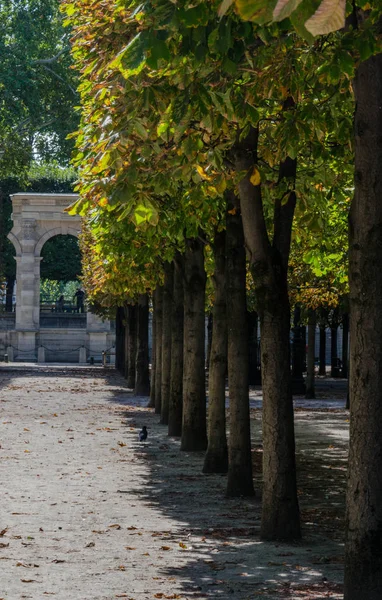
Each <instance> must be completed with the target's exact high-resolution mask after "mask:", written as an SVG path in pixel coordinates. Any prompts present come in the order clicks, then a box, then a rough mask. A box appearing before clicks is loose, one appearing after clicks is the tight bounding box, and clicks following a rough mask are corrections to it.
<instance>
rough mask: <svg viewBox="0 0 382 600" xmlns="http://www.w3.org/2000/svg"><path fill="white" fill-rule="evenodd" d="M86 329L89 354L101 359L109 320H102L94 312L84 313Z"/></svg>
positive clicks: (97, 359)
mask: <svg viewBox="0 0 382 600" xmlns="http://www.w3.org/2000/svg"><path fill="white" fill-rule="evenodd" d="M86 330H87V334H88V347H89V356H90V357H94V358H95V360H96V361H101V358H102V352H103V351H104V350H107V336H108V333H109V332H110V321H109V320H105V321H103V320H102V319H101V317H98V316H97V315H95V314H94V313H91V312H88V313H87V315H86Z"/></svg>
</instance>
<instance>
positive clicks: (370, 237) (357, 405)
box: [344, 54, 382, 600]
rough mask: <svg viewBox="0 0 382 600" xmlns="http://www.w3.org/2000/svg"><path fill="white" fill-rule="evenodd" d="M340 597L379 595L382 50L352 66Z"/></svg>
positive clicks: (368, 598) (381, 562) (352, 599)
mask: <svg viewBox="0 0 382 600" xmlns="http://www.w3.org/2000/svg"><path fill="white" fill-rule="evenodd" d="M354 90H355V97H356V112H355V194H354V199H353V202H352V205H351V210H350V217H349V248H350V251H349V259H350V274H349V284H350V340H351V344H350V391H351V402H350V452H349V467H348V487H347V516H346V522H347V525H346V534H347V536H346V552H345V595H344V598H345V600H358V599H360V598H362V600H377V599H378V600H379V599H380V598H382V468H381V457H382V318H381V315H382V269H381V256H382V202H381V199H382V177H381V165H382V54H378V55H377V56H373V57H371V58H369V59H368V60H367V61H365V62H364V63H362V64H361V65H360V66H359V68H358V70H357V73H356V77H355V82H354Z"/></svg>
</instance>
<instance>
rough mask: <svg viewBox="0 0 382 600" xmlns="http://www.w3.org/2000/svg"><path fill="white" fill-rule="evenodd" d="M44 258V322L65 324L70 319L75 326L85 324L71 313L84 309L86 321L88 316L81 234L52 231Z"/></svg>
mask: <svg viewBox="0 0 382 600" xmlns="http://www.w3.org/2000/svg"><path fill="white" fill-rule="evenodd" d="M50 233H51V232H50ZM45 237H46V236H45ZM40 258H41V262H40V325H41V326H42V327H44V326H47V325H51V326H56V327H63V326H65V319H66V321H67V324H71V326H72V327H85V322H83V323H82V322H81V319H78V318H77V319H72V318H71V316H70V315H74V314H76V313H80V314H82V321H84V319H85V318H86V317H85V312H86V311H85V302H84V294H83V293H82V291H80V292H79V291H78V290H82V287H81V282H80V279H79V278H80V277H81V275H82V264H81V251H80V247H79V243H78V236H77V235H72V234H71V233H66V234H62V233H58V234H56V235H53V236H52V235H51V236H50V237H49V238H48V239H46V240H45V242H44V244H43V245H42V247H41V250H40ZM52 313H53V314H54V318H53V317H52ZM49 317H50V318H49ZM68 319H69V320H68Z"/></svg>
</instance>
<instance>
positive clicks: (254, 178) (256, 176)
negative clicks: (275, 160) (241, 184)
mask: <svg viewBox="0 0 382 600" xmlns="http://www.w3.org/2000/svg"><path fill="white" fill-rule="evenodd" d="M249 181H250V182H251V183H252V185H260V183H261V176H260V171H259V169H258V168H257V167H253V171H252V175H251V177H250V178H249Z"/></svg>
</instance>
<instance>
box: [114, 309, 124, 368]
mask: <svg viewBox="0 0 382 600" xmlns="http://www.w3.org/2000/svg"><path fill="white" fill-rule="evenodd" d="M125 336H126V329H125V325H124V310H123V307H122V306H118V307H117V310H116V314H115V368H116V369H117V371H119V372H120V373H121V374H122V375H124V374H125Z"/></svg>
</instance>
